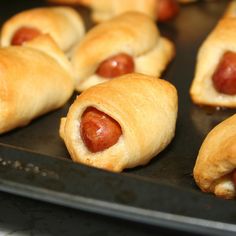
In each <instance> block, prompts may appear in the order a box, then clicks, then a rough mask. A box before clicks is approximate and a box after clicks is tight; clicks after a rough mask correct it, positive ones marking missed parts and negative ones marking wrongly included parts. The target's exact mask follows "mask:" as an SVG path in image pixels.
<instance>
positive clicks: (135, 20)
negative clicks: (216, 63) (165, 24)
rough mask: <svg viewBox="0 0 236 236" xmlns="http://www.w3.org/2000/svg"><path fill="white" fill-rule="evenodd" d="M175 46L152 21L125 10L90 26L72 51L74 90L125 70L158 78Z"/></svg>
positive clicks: (106, 79) (171, 55) (172, 54)
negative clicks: (74, 77)
mask: <svg viewBox="0 0 236 236" xmlns="http://www.w3.org/2000/svg"><path fill="white" fill-rule="evenodd" d="M174 51H175V50H174V45H173V44H172V42H170V41H169V40H168V39H166V38H164V37H161V36H160V33H159V31H158V29H157V27H156V24H155V22H154V21H152V20H151V18H150V17H148V16H147V15H144V14H142V13H138V12H129V13H124V14H122V15H120V16H118V17H115V18H113V19H112V20H110V21H107V22H103V23H101V24H99V25H97V26H95V27H94V28H92V29H91V30H90V31H89V32H88V33H87V34H86V35H85V37H84V38H83V39H82V40H81V42H80V43H79V45H78V46H77V47H76V48H75V50H74V52H73V54H72V65H73V68H74V72H75V76H76V78H77V86H76V88H77V90H78V91H83V90H85V89H87V88H89V87H90V86H92V85H95V84H98V83H102V82H106V81H108V80H109V79H110V78H114V77H116V76H120V75H122V74H126V73H132V72H138V73H143V74H147V75H152V76H157V77H159V76H160V74H161V72H162V71H163V70H164V69H165V68H166V65H167V64H168V63H169V62H170V60H171V59H172V58H173V56H174Z"/></svg>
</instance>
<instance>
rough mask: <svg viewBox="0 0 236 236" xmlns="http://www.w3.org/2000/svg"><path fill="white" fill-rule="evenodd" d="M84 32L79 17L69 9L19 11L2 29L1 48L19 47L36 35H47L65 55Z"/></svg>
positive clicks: (53, 8)
mask: <svg viewBox="0 0 236 236" xmlns="http://www.w3.org/2000/svg"><path fill="white" fill-rule="evenodd" d="M84 32H85V27H84V23H83V19H82V17H81V16H80V15H79V13H78V12H77V11H76V10H74V9H73V8H70V7H62V6H60V7H59V6H58V7H40V8H34V9H29V10H25V11H22V12H20V13H18V14H16V15H14V16H12V17H11V18H9V19H8V20H7V21H6V22H5V23H4V24H3V26H2V29H1V37H0V44H1V46H3V47H7V46H10V45H11V44H13V45H21V44H22V43H23V42H25V41H29V40H31V39H33V38H35V37H36V36H38V35H40V34H49V35H50V36H51V37H52V38H53V40H54V41H55V42H56V43H57V44H58V46H59V47H60V48H61V49H62V50H63V51H64V52H66V53H69V51H70V50H71V49H72V48H73V46H74V45H75V44H76V43H77V42H79V41H80V39H81V38H82V37H83V35H84Z"/></svg>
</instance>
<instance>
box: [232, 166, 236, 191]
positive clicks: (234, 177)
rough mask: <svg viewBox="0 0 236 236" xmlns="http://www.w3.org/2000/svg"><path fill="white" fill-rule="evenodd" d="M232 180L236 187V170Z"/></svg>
mask: <svg viewBox="0 0 236 236" xmlns="http://www.w3.org/2000/svg"><path fill="white" fill-rule="evenodd" d="M232 180H233V183H234V186H235V187H236V170H234V171H233V174H232Z"/></svg>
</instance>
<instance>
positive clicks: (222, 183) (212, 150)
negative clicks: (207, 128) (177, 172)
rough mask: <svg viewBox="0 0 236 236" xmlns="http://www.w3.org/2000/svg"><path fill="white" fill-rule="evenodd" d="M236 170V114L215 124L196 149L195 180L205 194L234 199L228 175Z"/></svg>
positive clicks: (230, 178) (233, 189) (235, 194)
mask: <svg viewBox="0 0 236 236" xmlns="http://www.w3.org/2000/svg"><path fill="white" fill-rule="evenodd" d="M235 168H236V115H233V116H231V117H230V118H228V119H226V120H224V121H223V122H221V123H220V124H218V125H217V126H216V127H215V128H213V129H212V130H211V132H210V133H209V134H208V135H207V137H206V138H205V140H204V142H203V143H202V146H201V148H200V150H199V153H198V157H197V160H196V164H195V167H194V179H195V181H196V183H197V185H198V186H199V187H200V188H201V190H202V191H204V192H212V193H214V194H215V195H217V196H219V197H223V198H235V196H236V192H235V186H234V184H233V181H232V176H231V175H230V174H231V173H232V172H233V170H234V169H235Z"/></svg>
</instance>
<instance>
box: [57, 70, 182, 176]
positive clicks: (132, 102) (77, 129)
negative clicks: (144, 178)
mask: <svg viewBox="0 0 236 236" xmlns="http://www.w3.org/2000/svg"><path fill="white" fill-rule="evenodd" d="M177 110H178V102H177V92H176V89H175V87H174V86H173V85H171V84H170V83H169V82H167V81H165V80H161V79H157V78H156V77H151V76H146V75H141V74H137V73H131V74H126V75H123V76H121V77H118V78H115V79H113V80H110V81H109V82H107V83H103V84H99V85H96V86H93V87H91V88H89V89H88V90H86V91H84V92H83V93H81V94H80V95H79V96H78V97H77V98H76V100H75V101H74V103H73V104H72V105H71V107H70V109H69V112H68V114H67V117H66V118H62V120H61V126H60V136H61V137H62V138H63V140H64V142H65V144H66V147H67V149H68V151H69V153H70V155H71V158H72V159H73V160H74V161H75V162H78V163H83V164H86V165H89V166H93V167H97V168H102V169H106V170H109V171H114V172H120V171H122V170H123V169H125V168H132V167H135V166H138V165H145V164H147V163H148V162H149V161H150V160H151V159H152V158H153V157H155V156H156V155H157V154H158V153H160V152H161V151H162V150H163V149H164V148H165V147H166V146H167V145H168V144H169V143H170V141H171V140H172V138H173V137H174V134H175V125H176V117H177ZM150 130H151V132H150Z"/></svg>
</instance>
